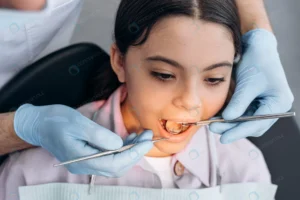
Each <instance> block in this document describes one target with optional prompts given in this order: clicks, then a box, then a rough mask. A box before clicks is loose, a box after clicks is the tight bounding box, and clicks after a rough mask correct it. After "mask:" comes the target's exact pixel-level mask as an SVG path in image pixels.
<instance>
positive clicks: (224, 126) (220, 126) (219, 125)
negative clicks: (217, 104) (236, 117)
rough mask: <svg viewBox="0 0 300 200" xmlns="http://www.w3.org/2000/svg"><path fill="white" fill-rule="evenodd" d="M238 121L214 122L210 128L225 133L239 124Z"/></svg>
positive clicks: (215, 131)
mask: <svg viewBox="0 0 300 200" xmlns="http://www.w3.org/2000/svg"><path fill="white" fill-rule="evenodd" d="M237 125H238V123H223V122H214V123H211V124H210V125H209V130H210V131H211V132H213V133H217V134H220V135H221V134H223V133H224V132H226V131H228V130H229V129H232V128H233V127H235V126H237Z"/></svg>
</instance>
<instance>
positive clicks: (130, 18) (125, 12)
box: [89, 0, 241, 100]
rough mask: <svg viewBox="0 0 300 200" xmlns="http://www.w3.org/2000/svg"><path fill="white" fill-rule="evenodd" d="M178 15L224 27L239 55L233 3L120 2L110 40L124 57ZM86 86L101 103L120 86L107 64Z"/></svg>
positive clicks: (203, 0)
mask: <svg viewBox="0 0 300 200" xmlns="http://www.w3.org/2000/svg"><path fill="white" fill-rule="evenodd" d="M180 15H181V16H188V17H191V18H194V19H201V20H205V21H208V22H214V23H218V24H221V25H223V26H224V27H226V28H227V29H228V30H229V31H230V33H231V35H232V39H233V42H234V47H235V56H238V55H240V54H241V31H240V30H241V29H240V20H239V17H238V11H237V7H236V5H235V0H122V1H121V3H120V5H119V8H118V11H117V15H116V20H115V27H114V38H113V39H114V41H115V43H116V45H117V47H118V49H119V50H120V52H121V53H122V54H123V55H126V52H127V51H128V48H129V47H130V46H138V45H142V44H143V43H145V42H146V40H147V38H148V36H149V34H150V31H151V29H152V27H153V26H154V25H155V24H156V23H157V22H158V21H159V20H161V19H162V18H164V17H167V16H180ZM235 68H236V66H234V67H233V72H232V74H233V80H235V77H234V75H235V70H236V69H235ZM89 85H90V88H91V90H92V95H94V96H96V95H98V98H97V100H100V99H107V98H108V97H109V96H110V95H111V94H112V93H113V92H114V90H116V89H117V88H118V87H119V86H120V85H121V83H120V82H119V81H118V78H117V76H116V74H115V73H114V71H113V70H112V68H111V65H110V61H109V60H107V62H106V63H102V67H101V68H99V70H98V71H97V72H96V73H95V74H94V75H93V77H91V79H90V83H89ZM99 94H101V95H99Z"/></svg>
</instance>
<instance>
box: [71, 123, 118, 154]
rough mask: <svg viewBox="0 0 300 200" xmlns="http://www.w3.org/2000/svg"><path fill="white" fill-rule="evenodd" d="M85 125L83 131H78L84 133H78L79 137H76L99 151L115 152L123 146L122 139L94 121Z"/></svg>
mask: <svg viewBox="0 0 300 200" xmlns="http://www.w3.org/2000/svg"><path fill="white" fill-rule="evenodd" d="M81 125H82V124H81ZM83 125H84V127H83V128H82V129H78V130H82V131H77V135H76V136H74V137H77V138H79V139H83V140H85V141H86V142H88V143H90V144H91V145H92V146H94V147H96V148H98V149H105V150H115V149H119V148H121V147H122V146H123V140H122V138H121V137H120V136H118V135H117V134H116V133H114V132H112V131H110V130H109V129H106V128H104V127H102V126H100V125H98V124H96V123H94V122H92V121H91V122H86V123H85V124H83Z"/></svg>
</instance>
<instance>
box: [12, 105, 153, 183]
mask: <svg viewBox="0 0 300 200" xmlns="http://www.w3.org/2000/svg"><path fill="white" fill-rule="evenodd" d="M14 128H15V132H16V133H17V135H18V136H19V137H20V138H21V139H23V140H24V141H26V142H27V143H30V144H32V145H34V146H41V147H43V148H45V149H46V150H48V151H49V152H50V153H52V154H53V155H54V156H55V157H56V158H57V159H58V160H59V161H61V162H63V161H67V160H72V159H75V158H79V157H83V156H87V155H92V154H96V153H99V152H101V151H100V150H99V149H102V150H103V149H106V150H115V149H118V148H121V147H122V146H123V141H122V139H121V138H120V137H119V136H118V135H116V134H115V133H113V132H111V131H110V130H108V129H106V128H103V127H102V126H100V125H98V124H97V123H95V122H93V121H92V120H90V119H88V118H86V117H85V116H83V115H82V114H81V113H80V112H78V111H77V110H74V109H72V108H70V107H67V106H63V105H50V106H33V105H31V104H25V105H22V106H21V107H20V108H19V109H18V110H17V111H16V113H15V118H14ZM140 137H141V138H143V141H144V142H141V143H139V144H137V145H136V146H135V147H132V148H131V149H129V150H127V151H124V152H122V153H118V154H115V155H107V156H104V157H100V158H96V159H91V160H87V161H82V162H77V163H73V164H70V165H65V167H67V169H68V170H69V171H70V172H71V173H74V174H94V175H98V176H106V177H120V176H122V175H123V174H124V173H126V172H127V170H129V169H130V168H131V167H133V166H134V165H135V164H136V163H137V162H138V161H139V160H140V158H141V157H142V156H144V154H146V153H147V152H149V151H150V149H151V148H152V147H153V143H152V142H151V141H150V140H152V137H153V133H152V131H150V130H147V131H145V132H144V133H143V134H141V136H140Z"/></svg>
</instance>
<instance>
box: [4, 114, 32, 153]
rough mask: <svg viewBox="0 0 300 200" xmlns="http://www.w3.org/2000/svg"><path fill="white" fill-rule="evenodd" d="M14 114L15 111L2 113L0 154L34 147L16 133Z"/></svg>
mask: <svg viewBox="0 0 300 200" xmlns="http://www.w3.org/2000/svg"><path fill="white" fill-rule="evenodd" d="M14 115H15V113H14V112H12V113H4V114H0V155H4V154H7V153H11V152H13V151H17V150H21V149H25V148H29V147H32V145H30V144H28V143H26V142H24V141H23V140H21V139H20V138H19V137H18V136H17V135H16V133H15V130H14V123H13V121H14Z"/></svg>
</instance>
